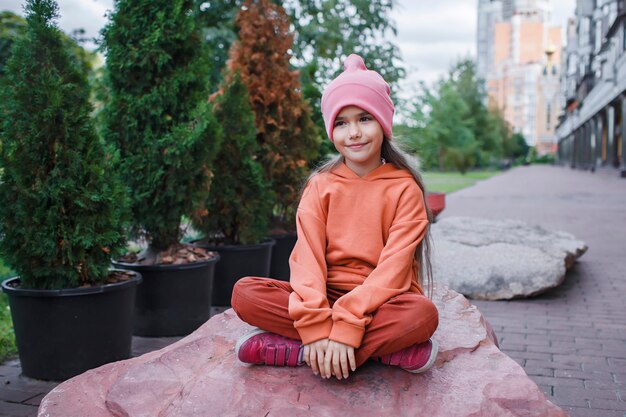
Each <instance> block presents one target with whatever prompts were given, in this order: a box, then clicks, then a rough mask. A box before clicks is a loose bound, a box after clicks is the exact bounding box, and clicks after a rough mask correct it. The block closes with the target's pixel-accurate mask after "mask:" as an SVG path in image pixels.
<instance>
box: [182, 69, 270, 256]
mask: <svg viewBox="0 0 626 417" xmlns="http://www.w3.org/2000/svg"><path fill="white" fill-rule="evenodd" d="M214 112H215V116H216V118H217V119H218V120H219V122H220V123H221V124H222V128H223V130H224V138H225V140H224V143H223V144H222V147H221V150H220V153H219V155H218V157H217V159H216V162H215V165H214V172H215V177H216V181H214V183H213V185H212V186H211V191H210V193H209V197H208V199H207V201H206V208H205V210H202V211H200V212H198V213H197V215H196V216H195V217H194V225H195V227H196V228H198V229H199V230H201V231H203V232H204V234H205V236H207V237H208V238H209V239H211V240H214V241H216V242H219V243H224V244H255V243H260V241H261V240H262V238H263V237H264V236H266V235H267V231H268V220H269V217H270V213H271V209H272V203H271V198H270V195H269V187H268V184H267V182H266V181H265V179H264V175H263V169H262V166H261V164H260V163H259V162H257V161H256V160H255V159H256V157H255V155H256V154H257V152H258V144H257V141H256V129H255V127H254V113H253V112H252V108H251V107H250V98H249V95H248V90H247V88H246V86H245V84H244V83H243V81H242V80H241V76H240V74H239V73H238V72H235V73H233V74H232V75H231V76H230V79H226V85H225V86H224V89H223V92H222V93H221V94H220V95H219V96H217V98H216V99H215V107H214Z"/></svg>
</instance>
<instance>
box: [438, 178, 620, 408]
mask: <svg viewBox="0 0 626 417" xmlns="http://www.w3.org/2000/svg"><path fill="white" fill-rule="evenodd" d="M446 205H447V207H446V210H445V211H444V212H443V213H442V215H441V217H442V218H443V217H446V216H459V215H462V216H476V217H489V218H514V219H520V220H523V221H527V222H529V223H533V224H539V225H541V226H543V227H545V228H547V229H552V230H564V231H567V232H570V233H573V234H574V235H575V236H576V237H577V238H579V239H582V240H584V241H585V242H586V243H587V245H588V246H589V250H588V251H587V253H586V254H585V255H583V257H582V258H580V260H579V261H578V262H577V263H576V264H575V266H574V267H573V268H572V269H570V270H569V271H568V273H567V276H566V280H565V282H564V283H563V284H562V285H561V286H560V287H558V288H555V289H553V290H551V291H550V292H548V293H546V294H543V295H542V296H539V297H535V298H533V299H528V300H516V301H508V302H507V301H473V303H474V304H476V305H477V306H478V308H479V309H480V310H481V312H482V313H483V314H484V315H485V317H486V318H487V320H488V321H489V322H490V323H491V324H492V326H493V327H494V330H495V332H496V334H497V336H498V339H499V341H500V347H501V349H502V350H503V351H504V352H505V353H506V354H508V355H509V356H511V357H512V358H513V359H515V360H516V361H517V362H518V363H520V364H521V365H522V366H523V367H524V369H525V370H526V373H528V375H529V376H530V377H531V378H532V379H533V380H534V381H535V382H536V383H537V384H538V385H540V387H541V388H542V389H543V391H544V392H545V393H546V395H547V396H548V398H549V399H550V401H552V402H553V403H555V404H557V405H559V406H560V407H562V408H563V409H565V410H566V411H567V412H568V413H570V415H571V416H573V417H579V416H580V417H583V416H584V417H596V416H597V417H600V416H602V417H614V416H615V417H625V416H626V301H625V296H626V180H625V179H621V178H618V177H617V174H616V172H615V171H610V172H603V171H600V172H596V173H594V174H592V173H590V172H584V171H574V170H571V169H569V168H563V167H553V166H529V167H519V168H516V169H513V170H512V171H509V172H507V173H505V174H503V175H500V176H497V177H494V178H491V179H489V180H486V181H483V182H481V183H479V184H477V185H476V186H474V187H472V188H468V189H464V190H461V191H459V192H457V193H453V194H451V195H450V196H448V198H447V201H446Z"/></svg>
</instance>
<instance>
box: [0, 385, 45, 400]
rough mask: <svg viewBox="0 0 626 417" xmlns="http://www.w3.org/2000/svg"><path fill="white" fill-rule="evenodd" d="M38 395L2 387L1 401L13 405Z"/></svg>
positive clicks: (0, 392)
mask: <svg viewBox="0 0 626 417" xmlns="http://www.w3.org/2000/svg"><path fill="white" fill-rule="evenodd" d="M36 395H37V393H33V392H28V391H21V390H15V389H11V388H7V387H6V386H4V387H0V400H2V401H8V402H11V403H21V402H22V401H26V400H28V399H29V398H33V397H34V396H36Z"/></svg>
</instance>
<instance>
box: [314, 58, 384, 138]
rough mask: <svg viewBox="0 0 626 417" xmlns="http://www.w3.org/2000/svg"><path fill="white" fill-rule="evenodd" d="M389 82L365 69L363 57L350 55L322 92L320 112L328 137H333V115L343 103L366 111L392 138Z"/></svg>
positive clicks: (334, 116)
mask: <svg viewBox="0 0 626 417" xmlns="http://www.w3.org/2000/svg"><path fill="white" fill-rule="evenodd" d="M390 91H391V90H390V89H389V84H387V82H386V81H385V80H384V79H383V77H381V75H380V74H379V73H377V72H376V71H371V70H368V69H367V67H366V66H365V62H363V58H361V57H360V56H358V55H356V54H351V55H350V56H349V57H348V58H346V60H345V62H344V64H343V72H342V73H341V74H339V76H338V77H337V78H335V79H334V80H333V81H331V83H330V84H328V87H326V90H324V94H323V95H322V115H323V116H324V124H325V125H326V133H327V134H328V138H329V139H330V140H331V141H332V140H333V124H334V123H335V118H336V117H337V115H338V114H339V112H340V111H341V109H343V108H344V107H346V106H357V107H360V108H362V109H363V110H365V111H367V112H369V113H370V114H371V115H372V116H374V118H376V120H377V121H378V123H380V125H381V126H382V128H383V132H384V133H385V137H387V139H391V126H392V123H393V111H394V107H393V102H392V101H391V97H390V96H389V93H390Z"/></svg>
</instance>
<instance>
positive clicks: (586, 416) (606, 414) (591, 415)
mask: <svg viewBox="0 0 626 417" xmlns="http://www.w3.org/2000/svg"><path fill="white" fill-rule="evenodd" d="M564 409H565V411H566V412H567V413H568V414H569V415H570V417H624V413H623V412H621V411H610V410H603V409H596V410H591V409H589V408H578V407H575V408H569V409H568V408H564Z"/></svg>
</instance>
